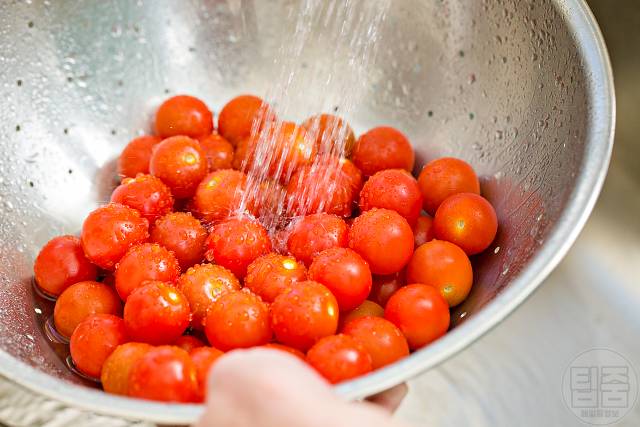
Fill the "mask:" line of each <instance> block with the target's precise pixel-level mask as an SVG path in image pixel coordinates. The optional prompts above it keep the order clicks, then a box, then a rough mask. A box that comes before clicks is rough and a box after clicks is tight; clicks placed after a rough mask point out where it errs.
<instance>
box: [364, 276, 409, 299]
mask: <svg viewBox="0 0 640 427" xmlns="http://www.w3.org/2000/svg"><path fill="white" fill-rule="evenodd" d="M404 276H405V273H404V270H402V271H399V272H398V273H395V274H389V275H387V276H376V275H374V276H373V285H372V286H371V293H370V294H369V299H370V300H372V301H375V302H377V303H378V304H380V305H381V306H382V307H384V306H386V305H387V301H389V298H391V295H393V294H394V293H395V292H396V291H397V290H398V289H400V288H401V287H403V286H404V285H405V283H406V282H405V279H404Z"/></svg>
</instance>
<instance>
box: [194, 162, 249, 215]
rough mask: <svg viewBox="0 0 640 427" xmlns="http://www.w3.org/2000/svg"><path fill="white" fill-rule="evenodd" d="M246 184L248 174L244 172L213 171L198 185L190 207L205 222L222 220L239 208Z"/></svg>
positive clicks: (229, 170)
mask: <svg viewBox="0 0 640 427" xmlns="http://www.w3.org/2000/svg"><path fill="white" fill-rule="evenodd" d="M246 185H247V176H246V175H245V174H244V173H242V172H239V171H236V170H233V169H222V170H218V171H215V172H211V173H210V174H209V175H207V176H206V177H205V178H204V179H203V180H202V182H201V183H200V185H198V188H197V189H196V193H195V195H194V196H193V200H192V201H191V205H190V208H191V210H192V211H193V213H194V215H196V216H197V217H198V218H200V219H201V220H202V221H204V222H207V223H215V222H219V221H222V220H224V219H226V218H227V217H229V215H230V214H231V213H232V212H233V211H234V210H235V209H236V208H238V206H239V205H240V201H241V199H242V193H243V192H244V191H245V188H246Z"/></svg>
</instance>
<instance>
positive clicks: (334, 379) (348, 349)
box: [307, 334, 373, 384]
mask: <svg viewBox="0 0 640 427" xmlns="http://www.w3.org/2000/svg"><path fill="white" fill-rule="evenodd" d="M307 363H309V365H311V366H312V367H313V368H314V369H315V370H316V371H318V373H319V374H320V375H322V376H323V377H324V378H325V379H326V380H327V381H329V382H330V383H331V384H336V383H339V382H342V381H346V380H348V379H351V378H355V377H359V376H361V375H364V374H367V373H369V372H371V370H372V367H373V365H372V361H371V356H370V355H369V353H367V350H366V349H365V347H364V346H363V345H362V344H361V343H359V342H358V341H356V340H354V339H353V338H351V337H350V336H348V335H344V334H338V335H332V336H328V337H325V338H322V339H321V340H319V341H318V342H317V343H315V344H314V345H313V347H311V348H310V349H309V352H308V353H307Z"/></svg>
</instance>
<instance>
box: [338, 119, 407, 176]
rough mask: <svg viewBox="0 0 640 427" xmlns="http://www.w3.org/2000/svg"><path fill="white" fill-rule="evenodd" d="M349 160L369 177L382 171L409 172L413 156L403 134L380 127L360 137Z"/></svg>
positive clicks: (389, 128)
mask: <svg viewBox="0 0 640 427" xmlns="http://www.w3.org/2000/svg"><path fill="white" fill-rule="evenodd" d="M351 160H353V163H354V164H355V165H356V166H357V167H358V169H360V170H361V171H362V173H363V174H364V175H366V176H371V175H373V174H375V173H376V172H379V171H381V170H384V169H404V170H406V171H408V172H411V170H412V169H413V164H414V162H415V154H414V152H413V147H412V146H411V143H410V142H409V140H408V139H407V137H406V136H405V135H404V134H402V133H401V132H400V131H398V130H397V129H394V128H392V127H388V126H380V127H377V128H373V129H371V130H369V131H367V132H366V133H364V134H362V135H360V138H358V141H357V142H356V146H355V149H354V150H353V154H352V155H351Z"/></svg>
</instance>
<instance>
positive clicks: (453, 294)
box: [407, 240, 473, 307]
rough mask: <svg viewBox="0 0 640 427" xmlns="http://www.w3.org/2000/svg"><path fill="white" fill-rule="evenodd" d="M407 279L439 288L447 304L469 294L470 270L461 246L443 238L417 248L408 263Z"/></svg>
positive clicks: (461, 299)
mask: <svg viewBox="0 0 640 427" xmlns="http://www.w3.org/2000/svg"><path fill="white" fill-rule="evenodd" d="M407 282H409V283H422V284H424V285H430V286H433V287H434V288H436V289H438V290H439V291H440V293H441V294H442V296H443V297H444V298H445V299H446V300H447V303H448V304H449V306H450V307H453V306H455V305H458V304H460V303H461V302H462V301H464V299H465V298H466V297H467V295H469V291H470V290H471V284H472V282H473V271H472V268H471V262H470V261H469V257H467V255H466V254H465V253H464V251H463V250H462V249H460V248H459V247H458V246H456V245H454V244H453V243H449V242H446V241H444V240H432V241H430V242H427V243H425V244H424V245H422V246H420V247H418V248H417V249H416V251H415V252H414V254H413V257H412V258H411V261H410V262H409V265H408V266H407Z"/></svg>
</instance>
